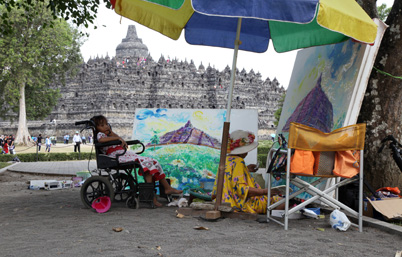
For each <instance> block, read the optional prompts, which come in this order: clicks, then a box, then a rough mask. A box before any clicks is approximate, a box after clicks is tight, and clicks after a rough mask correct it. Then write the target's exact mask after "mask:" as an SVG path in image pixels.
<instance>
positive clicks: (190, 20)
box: [111, 0, 377, 210]
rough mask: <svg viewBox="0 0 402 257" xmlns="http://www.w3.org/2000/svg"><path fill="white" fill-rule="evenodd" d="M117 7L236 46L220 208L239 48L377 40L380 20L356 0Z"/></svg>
mask: <svg viewBox="0 0 402 257" xmlns="http://www.w3.org/2000/svg"><path fill="white" fill-rule="evenodd" d="M111 3H112V6H113V8H114V9H115V11H116V13H118V14H120V15H122V16H124V17H126V18H129V19H131V20H134V21H136V22H138V23H140V24H142V25H144V26H146V27H148V28H151V29H153V30H156V31H158V32H160V33H162V34H163V35H166V36H167V37H170V38H172V39H175V40H176V39H178V38H179V37H180V34H181V32H182V30H183V29H184V30H185V40H186V41H187V42H188V43H189V44H193V45H205V46H216V47H224V48H231V49H234V54H233V62H232V73H231V79H230V86H229V92H228V103H227V113H226V122H225V123H224V126H223V134H222V146H221V155H220V163H219V173H218V181H217V185H218V186H217V198H216V205H215V210H217V209H218V206H219V204H220V202H221V200H222V187H223V175H224V171H225V161H226V153H227V143H228V137H229V128H230V111H231V105H232V95H233V86H234V79H235V71H236V61H237V52H238V50H239V49H240V50H245V51H252V52H256V53H262V52H265V51H266V50H267V49H268V43H269V41H270V39H271V40H272V42H273V45H274V48H275V50H276V51H277V52H286V51H291V50H295V49H300V48H306V47H311V46H319V45H326V44H334V43H339V42H343V41H345V40H347V39H349V38H352V39H354V40H356V41H360V42H364V43H373V42H374V40H375V38H376V35H377V25H376V24H375V23H374V22H373V21H372V20H371V18H370V17H369V16H368V15H367V14H366V13H365V12H364V10H363V9H361V7H360V6H359V5H358V4H357V3H356V2H355V0H336V1H334V0H253V1H250V0H111Z"/></svg>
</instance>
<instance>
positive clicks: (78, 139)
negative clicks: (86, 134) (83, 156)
mask: <svg viewBox="0 0 402 257" xmlns="http://www.w3.org/2000/svg"><path fill="white" fill-rule="evenodd" d="M73 143H74V152H75V153H76V152H77V150H78V152H79V153H80V152H81V149H80V145H81V143H82V139H81V137H80V134H79V132H78V131H75V135H74V137H73Z"/></svg>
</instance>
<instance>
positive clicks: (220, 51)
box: [81, 0, 393, 88]
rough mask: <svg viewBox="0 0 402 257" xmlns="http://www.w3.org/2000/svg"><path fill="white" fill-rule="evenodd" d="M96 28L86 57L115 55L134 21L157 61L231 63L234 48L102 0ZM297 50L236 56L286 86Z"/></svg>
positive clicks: (84, 52) (380, 0)
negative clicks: (159, 28)
mask: <svg viewBox="0 0 402 257" xmlns="http://www.w3.org/2000/svg"><path fill="white" fill-rule="evenodd" d="M382 3H385V4H387V6H388V7H390V6H391V5H392V3H393V0H378V1H377V5H381V4H382ZM94 24H95V25H96V26H97V29H93V26H91V25H90V26H89V29H85V30H84V29H83V30H82V31H84V32H86V33H88V34H89V37H88V38H86V39H84V40H86V41H85V42H84V44H83V45H82V47H81V53H82V55H83V57H84V60H85V61H88V59H89V58H91V57H93V58H94V57H97V56H99V57H102V56H103V57H105V56H106V55H109V57H113V56H115V55H116V47H117V45H118V44H120V43H121V41H122V39H123V38H125V37H126V35H127V28H128V25H135V26H136V29H137V35H138V37H139V38H140V39H142V42H143V43H144V44H145V45H147V47H148V51H149V53H150V54H151V56H152V58H153V59H154V60H155V61H157V60H159V57H160V56H161V55H163V56H164V57H165V58H167V57H170V58H171V59H174V58H177V59H178V60H182V61H184V60H187V61H188V62H190V60H193V61H194V64H195V65H196V67H198V66H199V65H200V64H201V63H202V64H203V65H204V66H205V67H208V65H211V67H215V68H216V69H218V70H220V71H221V70H223V69H224V68H225V67H226V66H229V67H232V62H233V50H232V49H224V48H218V47H208V46H195V45H190V44H188V43H187V42H185V40H184V32H182V35H181V36H180V38H179V39H178V40H172V39H170V38H168V37H166V36H164V35H162V34H160V33H159V32H156V31H153V30H151V29H148V28H147V27H144V26H142V25H140V24H138V23H136V22H134V21H132V20H129V19H126V18H124V17H120V16H119V15H118V14H116V13H115V12H114V11H113V10H109V9H107V8H106V7H105V6H104V4H103V3H101V7H100V9H99V11H98V15H97V19H96V20H95V23H94ZM297 52H298V50H294V51H291V52H287V53H276V52H275V50H274V48H273V47H272V44H271V42H270V46H269V47H268V51H267V52H265V53H251V52H246V51H239V52H238V57H237V68H238V69H239V70H240V71H241V70H242V69H243V68H244V69H245V70H246V71H247V72H249V71H250V70H251V69H253V70H254V72H255V73H257V72H260V73H261V75H262V79H263V80H265V79H266V78H269V79H271V80H273V79H274V78H276V79H277V80H278V82H279V84H280V85H282V86H283V87H285V88H287V87H288V84H289V80H290V76H291V74H292V70H293V65H294V61H295V58H296V55H297Z"/></svg>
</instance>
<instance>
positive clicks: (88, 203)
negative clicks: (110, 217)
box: [81, 176, 114, 208]
mask: <svg viewBox="0 0 402 257" xmlns="http://www.w3.org/2000/svg"><path fill="white" fill-rule="evenodd" d="M101 196H109V197H110V200H111V201H112V202H113V200H114V191H113V187H112V184H111V183H110V181H109V180H108V178H106V177H101V176H93V177H90V178H87V179H86V180H85V182H84V184H83V185H82V187H81V201H82V203H83V204H84V206H85V207H86V208H92V202H93V201H94V200H96V199H97V198H98V197H101Z"/></svg>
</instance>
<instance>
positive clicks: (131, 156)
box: [97, 132, 166, 181]
mask: <svg viewBox="0 0 402 257" xmlns="http://www.w3.org/2000/svg"><path fill="white" fill-rule="evenodd" d="M104 137H107V135H106V134H104V133H102V132H99V133H98V136H97V138H98V140H99V139H101V138H104ZM101 151H102V152H104V153H107V155H108V156H110V157H113V158H116V155H117V154H121V153H123V152H124V150H121V147H118V146H117V145H112V146H106V147H102V149H101ZM132 161H138V162H139V163H140V164H141V166H142V169H143V170H144V172H149V173H150V174H151V175H152V178H153V180H154V181H158V180H161V179H163V178H165V176H166V175H165V173H164V172H163V169H162V166H161V165H160V164H159V162H158V161H157V160H155V159H152V158H150V157H145V156H141V155H138V154H136V153H135V152H133V151H130V150H127V151H126V153H125V154H124V155H122V156H119V162H120V163H126V162H132ZM140 175H142V176H143V175H144V174H142V172H140Z"/></svg>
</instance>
